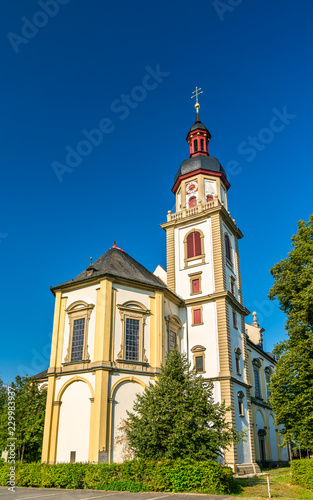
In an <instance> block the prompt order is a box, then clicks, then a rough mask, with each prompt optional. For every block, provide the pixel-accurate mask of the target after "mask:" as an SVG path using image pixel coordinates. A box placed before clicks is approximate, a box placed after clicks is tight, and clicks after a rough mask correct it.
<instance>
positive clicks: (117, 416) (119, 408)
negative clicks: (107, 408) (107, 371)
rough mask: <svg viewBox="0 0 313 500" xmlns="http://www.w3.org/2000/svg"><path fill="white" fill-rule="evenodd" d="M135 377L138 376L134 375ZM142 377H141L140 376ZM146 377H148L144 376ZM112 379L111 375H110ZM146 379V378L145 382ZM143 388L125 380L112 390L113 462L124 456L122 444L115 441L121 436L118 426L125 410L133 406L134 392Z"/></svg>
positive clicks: (123, 417) (138, 391) (120, 459)
mask: <svg viewBox="0 0 313 500" xmlns="http://www.w3.org/2000/svg"><path fill="white" fill-rule="evenodd" d="M136 378H139V377H137V376H136ZM140 378H141V379H142V377H140ZM145 378H146V379H148V377H145ZM112 379H113V377H112ZM147 381H148V380H146V382H147ZM143 391H144V388H143V387H142V386H141V385H140V384H138V383H137V382H135V381H133V382H131V381H125V382H121V384H119V385H118V386H117V387H116V389H115V391H114V395H113V397H114V401H113V408H112V436H111V439H112V441H111V443H112V460H113V462H118V463H119V462H123V460H124V459H125V458H126V457H125V456H124V452H123V445H122V444H121V443H119V444H118V443H117V442H116V437H117V436H118V437H120V436H123V434H121V431H120V430H119V429H118V427H119V426H120V425H121V423H122V420H123V419H126V418H127V412H126V410H128V411H131V410H132V408H133V403H134V400H135V398H136V394H138V393H139V394H142V393H143Z"/></svg>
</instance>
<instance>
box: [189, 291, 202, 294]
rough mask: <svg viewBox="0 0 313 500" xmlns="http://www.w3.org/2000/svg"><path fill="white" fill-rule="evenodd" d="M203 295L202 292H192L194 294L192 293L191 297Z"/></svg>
mask: <svg viewBox="0 0 313 500" xmlns="http://www.w3.org/2000/svg"><path fill="white" fill-rule="evenodd" d="M201 293H202V291H201V292H192V293H191V292H190V295H200V294H201Z"/></svg>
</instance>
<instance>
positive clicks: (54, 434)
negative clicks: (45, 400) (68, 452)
mask: <svg viewBox="0 0 313 500" xmlns="http://www.w3.org/2000/svg"><path fill="white" fill-rule="evenodd" d="M61 404H62V403H61V401H53V403H52V421H51V434H50V447H49V459H48V462H49V463H50V464H55V462H56V459H57V444H58V431H59V418H60V409H61Z"/></svg>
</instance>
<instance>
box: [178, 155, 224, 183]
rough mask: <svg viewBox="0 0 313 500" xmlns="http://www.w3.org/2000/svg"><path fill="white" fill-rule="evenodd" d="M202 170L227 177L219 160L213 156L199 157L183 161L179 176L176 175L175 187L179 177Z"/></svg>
mask: <svg viewBox="0 0 313 500" xmlns="http://www.w3.org/2000/svg"><path fill="white" fill-rule="evenodd" d="M200 169H202V170H209V171H211V172H219V173H221V174H223V175H224V176H225V177H226V172H225V170H224V169H223V167H222V165H221V164H220V162H219V161H218V159H217V158H214V157H213V156H204V155H198V156H193V157H192V158H188V159H187V160H185V161H183V163H182V164H181V166H180V168H179V170H178V172H177V174H176V175H175V179H174V185H175V183H176V181H177V179H178V177H181V176H182V175H186V174H190V173H191V172H195V171H196V170H200ZM226 179H227V177H226Z"/></svg>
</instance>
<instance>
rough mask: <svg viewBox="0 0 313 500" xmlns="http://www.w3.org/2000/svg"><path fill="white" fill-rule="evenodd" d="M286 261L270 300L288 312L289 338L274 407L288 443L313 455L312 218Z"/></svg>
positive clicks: (275, 271) (281, 350)
mask: <svg viewBox="0 0 313 500" xmlns="http://www.w3.org/2000/svg"><path fill="white" fill-rule="evenodd" d="M292 246H293V249H292V251H291V252H290V253H289V255H288V257H287V258H285V259H283V260H281V261H280V262H278V263H277V264H275V266H274V267H273V268H272V269H271V271H270V272H271V274H272V275H273V277H274V280H275V282H274V285H273V286H272V288H271V290H270V293H269V298H270V299H272V300H273V299H274V298H277V299H278V300H279V302H280V308H281V309H282V310H283V311H284V312H285V313H286V316H287V321H286V330H287V335H288V337H287V339H285V340H284V341H283V342H280V343H279V344H277V345H276V346H275V349H274V353H275V354H276V356H277V358H278V360H277V365H276V368H275V372H274V374H273V375H272V377H271V383H270V392H271V397H270V401H271V405H272V407H273V410H274V412H275V413H276V422H277V423H278V424H282V425H283V426H284V430H283V431H282V434H283V436H284V444H286V443H287V442H288V441H295V442H296V443H297V444H298V445H300V446H301V447H303V448H307V449H309V450H310V451H313V214H312V215H311V217H310V219H309V221H308V222H305V221H303V220H300V221H299V223H298V232H297V234H296V235H294V236H293V237H292Z"/></svg>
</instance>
